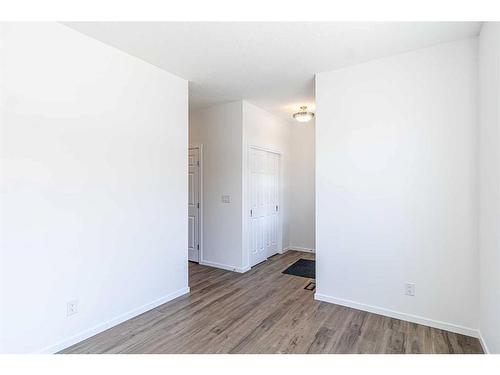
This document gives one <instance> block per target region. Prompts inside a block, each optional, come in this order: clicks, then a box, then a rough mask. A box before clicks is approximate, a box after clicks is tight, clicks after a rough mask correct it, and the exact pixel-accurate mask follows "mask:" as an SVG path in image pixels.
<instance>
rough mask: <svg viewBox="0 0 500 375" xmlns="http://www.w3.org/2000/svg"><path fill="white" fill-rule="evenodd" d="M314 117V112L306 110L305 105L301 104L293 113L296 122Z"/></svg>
mask: <svg viewBox="0 0 500 375" xmlns="http://www.w3.org/2000/svg"><path fill="white" fill-rule="evenodd" d="M313 117H314V113H312V112H308V111H307V106H306V105H303V106H302V107H300V111H299V112H297V113H294V114H293V118H294V119H295V120H297V121H298V122H308V121H311V120H312V119H313Z"/></svg>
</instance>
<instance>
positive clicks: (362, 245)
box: [316, 39, 479, 334]
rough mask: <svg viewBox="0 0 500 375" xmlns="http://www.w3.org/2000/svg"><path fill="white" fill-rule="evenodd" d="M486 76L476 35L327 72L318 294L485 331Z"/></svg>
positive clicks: (320, 80)
mask: <svg viewBox="0 0 500 375" xmlns="http://www.w3.org/2000/svg"><path fill="white" fill-rule="evenodd" d="M477 84H478V82H477V40H476V39H467V40H462V41H457V42H453V43H449V44H443V45H439V46H435V47H431V48H427V49H422V50H418V51H413V52H409V53H405V54H401V55H397V56H393V57H389V58H384V59H380V60H374V61H370V62H367V63H364V64H360V65H357V66H353V67H348V68H345V69H341V70H338V71H332V72H326V73H320V74H318V75H317V77H316V105H317V113H316V114H317V119H316V212H317V222H316V226H317V228H316V235H317V237H316V241H317V243H316V256H317V260H318V262H317V294H316V297H317V298H319V299H323V300H327V301H330V302H336V303H340V304H345V305H350V306H354V307H358V308H361V309H365V310H372V311H376V312H379V313H382V314H386V315H392V316H397V317H401V318H403V319H407V320H413V321H417V322H421V323H424V324H430V325H435V326H440V327H443V328H446V329H449V330H452V331H458V332H464V333H468V334H475V333H476V331H475V330H476V329H477V328H478V304H479V298H478V293H477V285H478V284H477V283H478V243H477V242H478V230H477V228H478V218H477V216H478V215H477V211H478V199H477V196H478V186H477V185H478V184H477V175H478V132H477ZM406 282H414V283H416V296H415V297H409V296H406V295H404V284H405V283H406Z"/></svg>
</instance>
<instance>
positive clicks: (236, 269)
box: [200, 260, 250, 273]
mask: <svg viewBox="0 0 500 375" xmlns="http://www.w3.org/2000/svg"><path fill="white" fill-rule="evenodd" d="M200 264H201V265H203V266H209V267H215V268H220V269H223V270H227V271H233V272H239V273H244V272H247V271H249V270H250V267H249V266H246V267H235V266H231V265H228V264H223V263H216V262H209V261H206V260H201V261H200Z"/></svg>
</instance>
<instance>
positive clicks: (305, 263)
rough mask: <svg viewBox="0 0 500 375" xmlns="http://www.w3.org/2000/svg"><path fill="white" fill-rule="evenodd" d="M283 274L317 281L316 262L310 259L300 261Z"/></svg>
mask: <svg viewBox="0 0 500 375" xmlns="http://www.w3.org/2000/svg"><path fill="white" fill-rule="evenodd" d="M282 273H286V274H288V275H294V276H300V277H307V278H308V279H315V278H316V261H315V260H309V259H299V260H298V261H296V262H295V263H294V264H292V265H291V266H290V267H288V268H287V269H286V270H284V271H283V272H282Z"/></svg>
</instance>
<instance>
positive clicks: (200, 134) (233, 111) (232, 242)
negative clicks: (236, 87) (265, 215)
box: [189, 101, 243, 272]
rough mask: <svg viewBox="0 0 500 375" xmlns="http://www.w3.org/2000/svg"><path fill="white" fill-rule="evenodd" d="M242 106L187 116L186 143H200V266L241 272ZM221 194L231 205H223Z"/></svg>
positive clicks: (222, 106)
mask: <svg viewBox="0 0 500 375" xmlns="http://www.w3.org/2000/svg"><path fill="white" fill-rule="evenodd" d="M241 124H242V103H241V101H237V102H231V103H225V104H220V105H216V106H212V107H209V108H206V109H202V110H199V111H194V112H191V113H190V118H189V143H190V145H197V144H203V161H202V163H203V202H202V204H203V218H202V220H203V248H202V253H201V263H204V264H208V265H212V266H216V267H222V268H226V269H230V270H235V271H240V272H241V271H242V270H243V269H242V267H243V258H242V252H241V243H242V223H241V215H242V178H241V166H242V153H241V147H242V125H241ZM222 195H230V196H231V202H230V203H223V202H222Z"/></svg>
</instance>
